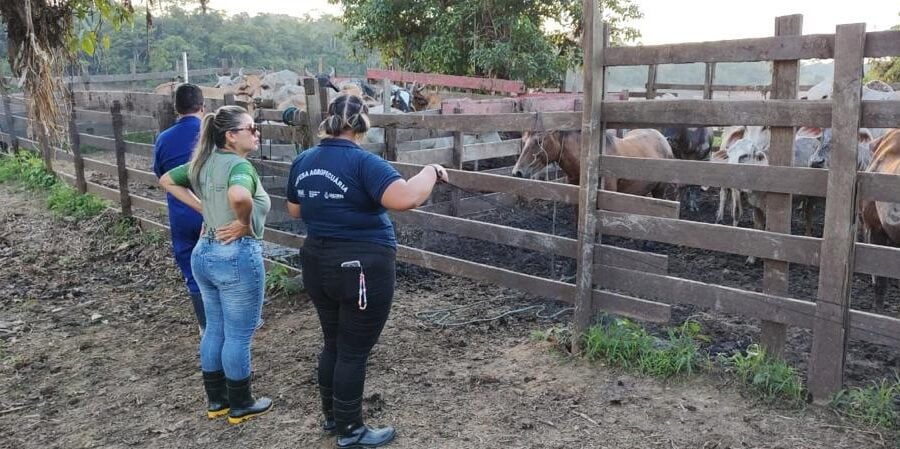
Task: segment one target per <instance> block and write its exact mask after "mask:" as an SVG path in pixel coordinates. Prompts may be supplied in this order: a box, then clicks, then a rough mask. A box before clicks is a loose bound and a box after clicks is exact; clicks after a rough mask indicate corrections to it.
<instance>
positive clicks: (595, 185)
mask: <svg viewBox="0 0 900 449" xmlns="http://www.w3.org/2000/svg"><path fill="white" fill-rule="evenodd" d="M583 5H584V6H583V11H584V35H583V46H584V54H585V57H586V58H588V59H587V60H586V61H585V63H584V64H583V67H584V105H583V111H582V117H581V123H582V124H581V135H582V139H581V155H580V158H581V169H580V170H581V171H580V173H579V180H580V183H579V186H578V251H577V253H576V257H575V263H576V268H575V316H574V318H573V324H574V335H575V338H573V341H572V352H574V353H579V352H581V351H582V350H583V349H584V347H583V341H582V337H583V336H584V334H585V333H586V332H587V330H588V328H589V327H590V325H591V323H592V320H593V319H594V311H595V308H596V307H599V305H600V302H599V301H601V300H602V298H599V297H597V298H595V295H594V265H593V264H594V250H595V249H598V248H597V245H596V242H598V241H600V237H599V236H598V235H597V198H598V195H597V190H598V189H599V188H600V184H599V183H600V154H601V153H602V145H604V143H603V142H604V140H603V133H604V132H605V126H604V124H603V122H601V120H602V119H601V114H602V113H604V112H605V110H604V109H603V101H602V100H603V94H604V93H605V92H606V89H605V88H604V86H605V84H604V67H603V61H604V59H603V58H604V55H605V54H606V53H605V47H606V46H607V45H608V41H609V30H608V29H607V27H606V24H604V23H603V22H601V20H602V17H601V15H600V10H599V9H598V7H597V2H596V1H595V0H583ZM595 93H596V95H595ZM595 97H596V98H595ZM600 277H602V275H601V276H600Z"/></svg>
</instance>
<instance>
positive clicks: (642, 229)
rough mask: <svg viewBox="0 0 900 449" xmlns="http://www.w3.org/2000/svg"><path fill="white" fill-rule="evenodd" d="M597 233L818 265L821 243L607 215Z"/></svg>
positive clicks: (602, 216) (668, 220)
mask: <svg viewBox="0 0 900 449" xmlns="http://www.w3.org/2000/svg"><path fill="white" fill-rule="evenodd" d="M600 232H602V233H604V234H610V235H615V236H619V237H626V238H632V239H638V240H651V241H655V242H662V243H669V244H672V245H683V246H689V247H691V248H699V249H706V250H709V251H719V252H723V253H731V254H740V255H744V256H754V257H758V258H760V259H772V260H780V261H783V262H791V263H799V264H803V265H813V266H815V265H818V264H819V246H820V244H821V239H817V238H813V237H803V236H798V235H785V234H776V233H772V232H767V231H760V230H756V229H748V228H737V227H733V226H725V225H716V224H709V223H700V222H694V221H685V220H676V219H671V218H658V217H650V216H645V215H633V214H623V213H618V212H607V211H601V212H600Z"/></svg>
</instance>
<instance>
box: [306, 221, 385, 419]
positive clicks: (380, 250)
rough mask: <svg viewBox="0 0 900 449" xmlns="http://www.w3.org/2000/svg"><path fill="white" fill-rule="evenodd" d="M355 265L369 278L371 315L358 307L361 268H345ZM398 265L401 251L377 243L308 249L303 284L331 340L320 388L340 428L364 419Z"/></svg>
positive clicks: (327, 243)
mask: <svg viewBox="0 0 900 449" xmlns="http://www.w3.org/2000/svg"><path fill="white" fill-rule="evenodd" d="M354 260H358V261H359V262H360V265H361V266H362V270H363V272H364V274H365V282H366V296H367V305H366V309H365V310H360V307H359V303H358V300H359V271H360V269H359V268H342V267H341V264H342V263H343V262H347V261H354ZM395 261H396V250H394V249H393V248H388V247H386V246H383V245H377V244H373V243H362V242H354V241H345V240H335V239H307V240H306V243H305V244H304V245H303V250H302V251H301V264H302V266H303V284H304V286H305V287H306V288H307V290H308V292H309V296H310V297H311V298H312V301H313V304H314V305H315V306H316V311H317V312H318V314H319V321H320V323H321V324H322V333H323V336H324V341H325V344H324V345H323V347H322V353H321V354H320V355H319V369H318V377H319V387H320V388H321V389H322V391H323V392H327V391H329V390H331V391H333V395H334V396H333V397H334V399H335V409H334V412H335V419H336V420H337V421H338V423H339V424H342V423H346V422H348V421H354V420H357V418H358V419H361V416H360V412H361V405H362V395H363V387H364V385H365V380H366V361H367V360H368V358H369V353H370V352H371V350H372V347H373V346H375V343H376V342H378V337H379V336H380V335H381V331H382V329H384V324H385V322H387V318H388V314H389V313H390V310H391V301H392V300H393V297H394V282H395V278H396V271H395V268H396V267H395V265H396V264H395ZM351 415H352V416H351Z"/></svg>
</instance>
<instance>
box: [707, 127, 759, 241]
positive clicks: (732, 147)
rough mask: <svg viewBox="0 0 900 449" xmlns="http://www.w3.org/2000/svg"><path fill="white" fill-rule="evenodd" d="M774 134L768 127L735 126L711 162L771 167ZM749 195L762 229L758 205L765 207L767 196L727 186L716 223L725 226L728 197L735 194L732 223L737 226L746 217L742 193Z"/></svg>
mask: <svg viewBox="0 0 900 449" xmlns="http://www.w3.org/2000/svg"><path fill="white" fill-rule="evenodd" d="M771 138H772V135H771V132H770V130H769V127H767V126H732V127H728V128H726V129H725V132H723V133H722V144H721V145H720V146H719V150H718V151H716V152H715V153H714V154H713V155H712V156H711V157H710V159H711V160H712V161H716V162H727V163H731V164H750V165H769V158H768V152H769V144H770V142H771ZM742 192H743V193H746V194H747V201H748V203H750V205H751V206H752V207H753V208H754V224H755V225H757V226H759V225H760V223H763V222H764V221H763V220H758V219H760V218H763V219H764V217H763V216H762V215H760V214H761V210H758V209H759V207H758V206H762V196H763V194H757V193H754V192H751V191H746V190H745V191H741V190H738V189H733V188H727V187H723V188H721V189H719V210H718V212H717V213H716V223H721V222H723V221H724V218H725V203H726V202H727V201H728V194H729V193H730V194H731V222H732V225H733V226H737V225H738V222H739V221H740V219H741V215H742V214H743V208H742V207H741V193H742Z"/></svg>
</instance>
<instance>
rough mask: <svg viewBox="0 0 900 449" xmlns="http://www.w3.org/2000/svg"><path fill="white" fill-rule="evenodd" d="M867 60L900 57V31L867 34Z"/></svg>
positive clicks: (865, 51) (865, 52)
mask: <svg viewBox="0 0 900 449" xmlns="http://www.w3.org/2000/svg"><path fill="white" fill-rule="evenodd" d="M864 54H865V57H867V58H883V57H885V56H897V55H900V31H872V32H869V33H866V48H865V50H864Z"/></svg>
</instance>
